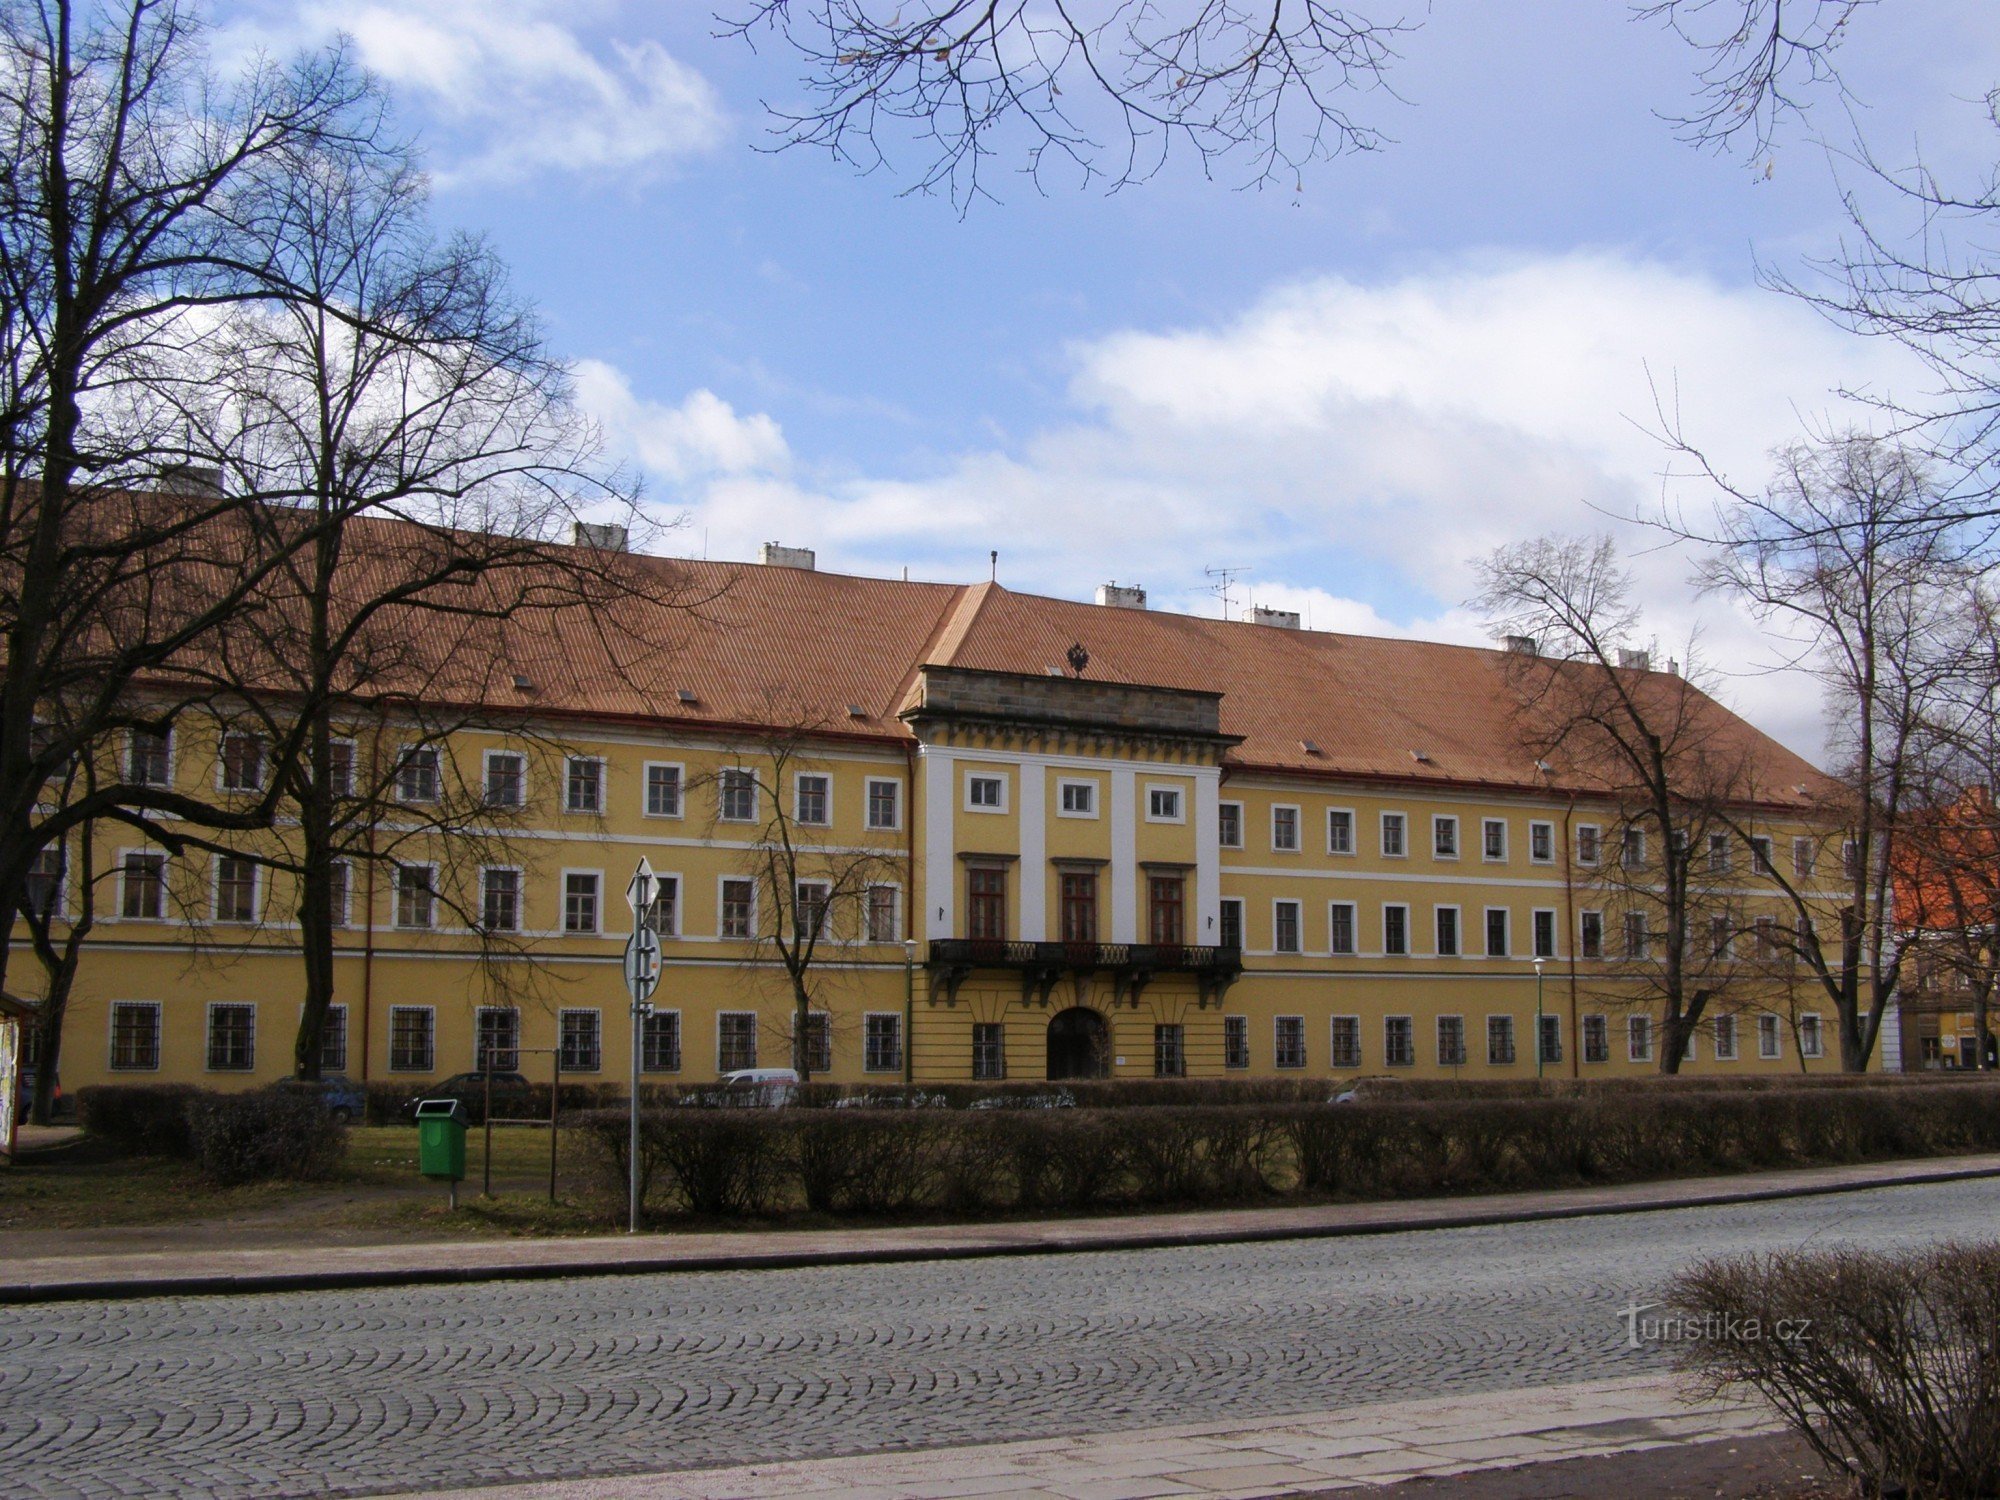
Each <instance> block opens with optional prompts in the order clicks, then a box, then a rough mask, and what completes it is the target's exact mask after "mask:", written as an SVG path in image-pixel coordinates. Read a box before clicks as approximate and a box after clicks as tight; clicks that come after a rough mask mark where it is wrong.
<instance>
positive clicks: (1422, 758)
mask: <svg viewBox="0 0 2000 1500" xmlns="http://www.w3.org/2000/svg"><path fill="white" fill-rule="evenodd" d="M1410 759H1411V760H1413V761H1415V762H1416V763H1417V764H1418V765H1420V766H1427V765H1429V764H1430V763H1431V753H1430V751H1428V750H1412V751H1411V752H1410Z"/></svg>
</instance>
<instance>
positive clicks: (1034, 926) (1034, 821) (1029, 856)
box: [1016, 760, 1049, 943]
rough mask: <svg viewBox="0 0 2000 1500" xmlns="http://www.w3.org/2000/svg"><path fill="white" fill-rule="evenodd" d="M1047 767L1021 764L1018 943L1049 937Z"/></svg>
mask: <svg viewBox="0 0 2000 1500" xmlns="http://www.w3.org/2000/svg"><path fill="white" fill-rule="evenodd" d="M1048 789H1049V768H1048V767H1047V766H1045V765H1042V764H1040V763H1039V762H1037V761H1032V760H1028V761H1023V762H1022V763H1021V805H1020V807H1019V808H1018V809H1017V810H1016V811H1017V812H1018V814H1019V816H1020V820H1021V824H1020V826H1021V865H1020V870H1021V941H1022V942H1024V943H1039V942H1041V941H1043V940H1044V939H1046V938H1047V937H1048V935H1049V898H1048V890H1047V881H1048V878H1049V877H1048V863H1049V862H1048V831H1049V829H1048V824H1047V822H1046V821H1044V820H1045V819H1046V817H1047V810H1046V809H1047V803H1048Z"/></svg>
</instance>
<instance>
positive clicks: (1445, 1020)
mask: <svg viewBox="0 0 2000 1500" xmlns="http://www.w3.org/2000/svg"><path fill="white" fill-rule="evenodd" d="M1438 1066H1439V1067H1441V1068H1460V1067H1463V1066H1465V1017H1464V1016H1439V1017H1438Z"/></svg>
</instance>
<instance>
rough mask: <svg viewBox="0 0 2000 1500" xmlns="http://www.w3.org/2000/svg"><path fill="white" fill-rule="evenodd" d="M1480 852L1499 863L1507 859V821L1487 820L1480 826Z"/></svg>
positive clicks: (1503, 819)
mask: <svg viewBox="0 0 2000 1500" xmlns="http://www.w3.org/2000/svg"><path fill="white" fill-rule="evenodd" d="M1479 852H1480V853H1481V855H1483V856H1484V857H1485V858H1487V859H1489V860H1493V861H1495V862H1499V861H1502V860H1505V859H1506V858H1507V820H1506V819H1505V818H1487V819H1486V820H1485V821H1483V822H1482V823H1481V824H1480V825H1479Z"/></svg>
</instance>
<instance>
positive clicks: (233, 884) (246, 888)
mask: <svg viewBox="0 0 2000 1500" xmlns="http://www.w3.org/2000/svg"><path fill="white" fill-rule="evenodd" d="M215 920H216V921H218V922H254V921H256V920H257V861H256V860H254V859H250V858H248V857H247V856H245V855H241V854H222V855H218V856H216V860H215Z"/></svg>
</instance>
